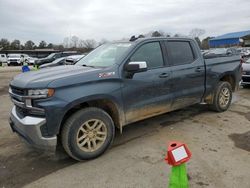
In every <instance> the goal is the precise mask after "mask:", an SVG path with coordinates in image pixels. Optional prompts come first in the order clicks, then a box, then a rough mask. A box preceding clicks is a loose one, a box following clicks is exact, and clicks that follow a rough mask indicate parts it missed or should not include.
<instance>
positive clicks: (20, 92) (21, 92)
mask: <svg viewBox="0 0 250 188" xmlns="http://www.w3.org/2000/svg"><path fill="white" fill-rule="evenodd" d="M11 91H12V93H14V94H16V95H21V96H24V95H25V90H24V89H21V88H17V87H13V86H11Z"/></svg>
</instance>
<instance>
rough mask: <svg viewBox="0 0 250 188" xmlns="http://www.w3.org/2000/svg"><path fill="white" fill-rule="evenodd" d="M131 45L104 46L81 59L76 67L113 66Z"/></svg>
mask: <svg viewBox="0 0 250 188" xmlns="http://www.w3.org/2000/svg"><path fill="white" fill-rule="evenodd" d="M131 45H132V44H131V43H111V44H103V45H101V46H99V47H98V48H96V49H95V50H93V51H92V52H90V53H89V54H88V55H86V56H85V57H84V58H82V59H80V60H79V61H78V62H77V63H76V65H78V66H91V67H109V66H112V65H114V64H115V63H117V60H119V59H120V58H121V57H122V56H123V55H124V54H125V52H127V50H128V49H129V48H130V46H131Z"/></svg>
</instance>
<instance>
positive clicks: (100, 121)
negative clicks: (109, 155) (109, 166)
mask: <svg viewBox="0 0 250 188" xmlns="http://www.w3.org/2000/svg"><path fill="white" fill-rule="evenodd" d="M114 135H115V127H114V123H113V120H112V119H111V117H110V116H109V114H108V113H106V112H105V111H104V110H102V109H99V108H94V107H90V108H86V109H82V110H79V111H77V112H76V113H74V114H73V115H72V116H70V117H69V118H68V119H67V121H66V122H65V124H64V125H63V128H62V132H61V138H62V145H63V147H64V149H65V151H66V152H67V153H68V154H69V155H70V156H71V157H72V158H74V159H76V160H78V161H82V160H89V159H94V158H96V157H98V156H100V155H101V154H103V153H104V152H105V151H106V150H107V149H108V148H109V146H110V145H111V144H112V141H113V138H114Z"/></svg>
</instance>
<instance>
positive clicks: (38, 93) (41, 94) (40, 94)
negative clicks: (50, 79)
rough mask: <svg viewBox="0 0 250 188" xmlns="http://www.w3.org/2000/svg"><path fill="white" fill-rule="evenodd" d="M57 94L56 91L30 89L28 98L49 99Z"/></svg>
mask: <svg viewBox="0 0 250 188" xmlns="http://www.w3.org/2000/svg"><path fill="white" fill-rule="evenodd" d="M54 93H55V90H54V89H30V90H28V96H31V97H35V98H47V97H51V96H53V95H54Z"/></svg>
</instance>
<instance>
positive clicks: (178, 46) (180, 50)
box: [167, 41, 194, 65]
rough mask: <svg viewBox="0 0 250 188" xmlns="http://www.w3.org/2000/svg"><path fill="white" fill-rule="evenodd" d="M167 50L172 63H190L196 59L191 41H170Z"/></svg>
mask: <svg viewBox="0 0 250 188" xmlns="http://www.w3.org/2000/svg"><path fill="white" fill-rule="evenodd" d="M167 50H168V51H167V52H168V55H169V58H170V62H171V63H172V65H183V64H189V63H192V62H193V61H194V54H193V51H192V47H191V45H190V42H185V41H168V42H167Z"/></svg>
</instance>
